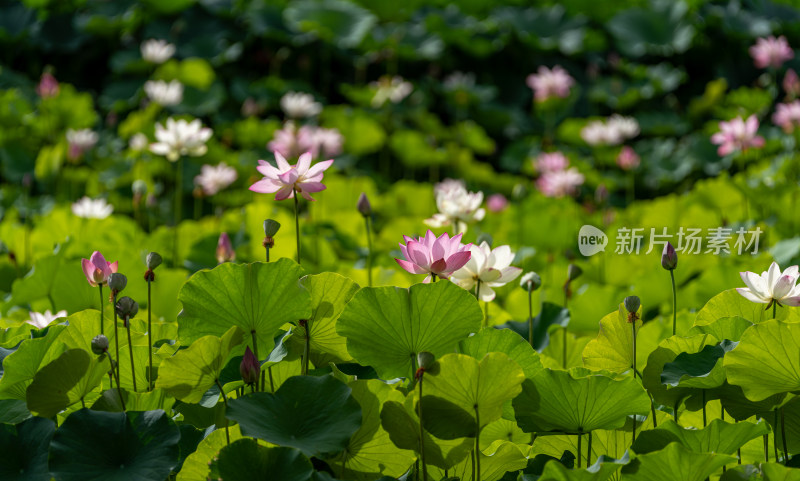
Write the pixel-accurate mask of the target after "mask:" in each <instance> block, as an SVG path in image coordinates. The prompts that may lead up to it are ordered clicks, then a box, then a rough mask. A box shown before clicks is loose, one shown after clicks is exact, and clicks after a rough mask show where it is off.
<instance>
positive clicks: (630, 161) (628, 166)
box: [617, 145, 641, 170]
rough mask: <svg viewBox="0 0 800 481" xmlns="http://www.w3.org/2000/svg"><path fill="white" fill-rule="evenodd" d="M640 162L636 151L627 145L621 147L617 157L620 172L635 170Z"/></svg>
mask: <svg viewBox="0 0 800 481" xmlns="http://www.w3.org/2000/svg"><path fill="white" fill-rule="evenodd" d="M640 161H641V159H640V158H639V155H638V154H637V153H636V151H635V150H633V148H632V147H630V146H627V145H626V146H624V147H622V150H620V151H619V155H618V156H617V165H618V166H619V168H620V169H622V170H632V169H635V168H636V167H639V163H640Z"/></svg>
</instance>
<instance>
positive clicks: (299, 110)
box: [281, 92, 322, 119]
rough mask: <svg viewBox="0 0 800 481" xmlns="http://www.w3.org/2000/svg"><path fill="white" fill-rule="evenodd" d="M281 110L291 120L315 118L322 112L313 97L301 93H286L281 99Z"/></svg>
mask: <svg viewBox="0 0 800 481" xmlns="http://www.w3.org/2000/svg"><path fill="white" fill-rule="evenodd" d="M281 109H282V110H283V111H284V113H285V114H286V115H287V116H288V117H291V118H293V119H303V118H306V117H316V116H317V115H319V113H320V112H322V104H321V103H319V102H315V101H314V96H313V95H311V94H307V93H303V92H287V93H286V94H284V96H283V97H281Z"/></svg>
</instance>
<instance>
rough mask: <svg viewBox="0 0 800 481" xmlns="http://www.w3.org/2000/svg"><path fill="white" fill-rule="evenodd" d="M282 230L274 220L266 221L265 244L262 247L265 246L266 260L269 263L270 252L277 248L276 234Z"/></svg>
mask: <svg viewBox="0 0 800 481" xmlns="http://www.w3.org/2000/svg"><path fill="white" fill-rule="evenodd" d="M280 228H281V225H280V224H279V223H278V222H277V221H274V220H272V219H267V220H265V221H264V242H263V243H262V245H263V246H264V250H265V251H266V259H267V262H269V251H270V249H272V248H273V247H275V234H277V233H278V229H280Z"/></svg>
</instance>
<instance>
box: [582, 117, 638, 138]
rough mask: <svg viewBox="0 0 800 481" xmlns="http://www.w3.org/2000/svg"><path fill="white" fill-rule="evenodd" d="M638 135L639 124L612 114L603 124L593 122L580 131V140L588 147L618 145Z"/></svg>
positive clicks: (632, 119)
mask: <svg viewBox="0 0 800 481" xmlns="http://www.w3.org/2000/svg"><path fill="white" fill-rule="evenodd" d="M637 135H639V122H637V121H636V119H634V118H633V117H623V116H622V115H619V114H614V115H612V116H611V117H609V118H608V119H606V121H605V122H603V121H601V120H593V121H591V122H589V123H588V124H586V126H585V127H584V128H583V129H581V138H582V139H583V140H584V142H586V143H587V144H589V145H592V146H594V145H619V144H621V143H622V142H624V141H625V140H627V139H632V138H634V137H636V136H637Z"/></svg>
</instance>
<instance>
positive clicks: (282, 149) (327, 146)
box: [267, 122, 344, 159]
mask: <svg viewBox="0 0 800 481" xmlns="http://www.w3.org/2000/svg"><path fill="white" fill-rule="evenodd" d="M343 143H344V137H342V134H340V133H339V131H338V130H336V129H325V128H322V127H313V126H310V125H304V126H302V127H300V129H297V128H296V127H295V125H294V123H293V122H286V124H285V125H284V127H283V128H282V129H280V130H277V131H275V137H274V138H273V140H271V141H270V142H269V143H268V144H267V148H269V150H271V151H273V152H278V153H280V154H281V155H282V156H283V157H284V158H285V159H291V158H294V157H298V156H299V155H300V154H302V153H304V152H311V156H312V158H313V159H316V158H318V157H320V156H322V157H335V156H337V155H339V154H341V153H342V145H343Z"/></svg>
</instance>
